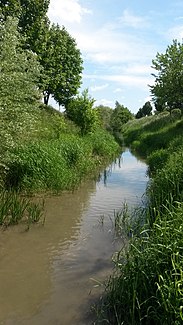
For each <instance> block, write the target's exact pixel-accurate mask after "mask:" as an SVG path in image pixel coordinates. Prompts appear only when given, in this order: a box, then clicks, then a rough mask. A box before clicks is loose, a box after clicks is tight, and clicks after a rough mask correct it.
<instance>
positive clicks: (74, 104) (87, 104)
mask: <svg viewBox="0 0 183 325" xmlns="http://www.w3.org/2000/svg"><path fill="white" fill-rule="evenodd" d="M94 102H95V100H94V99H93V98H91V97H90V96H89V93H88V89H85V90H84V91H83V92H82V94H81V95H78V96H77V97H76V98H73V99H71V100H70V101H69V102H68V105H67V107H66V115H67V117H68V118H69V119H71V120H72V121H73V122H74V123H75V124H76V125H78V126H79V127H80V128H81V133H82V134H86V133H89V132H92V131H94V130H95V128H96V127H97V125H98V123H99V119H98V114H97V111H96V110H95V109H94V108H93V104H94Z"/></svg>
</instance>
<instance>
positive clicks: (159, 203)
mask: <svg viewBox="0 0 183 325" xmlns="http://www.w3.org/2000/svg"><path fill="white" fill-rule="evenodd" d="M182 149H183V146H182V147H180V148H179V149H178V150H177V151H175V152H174V153H173V154H170V155H169V157H168V159H167V161H166V162H165V164H164V166H163V168H162V169H158V170H157V171H156V174H155V175H154V177H153V180H152V182H151V184H150V186H149V188H148V189H147V193H148V197H149V202H150V203H149V209H150V211H151V216H152V220H151V222H154V219H155V218H156V214H157V211H163V210H165V207H168V208H169V207H170V206H172V205H174V204H175V203H176V201H180V202H182V201H183V150H182Z"/></svg>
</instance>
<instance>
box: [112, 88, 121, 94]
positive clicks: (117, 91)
mask: <svg viewBox="0 0 183 325" xmlns="http://www.w3.org/2000/svg"><path fill="white" fill-rule="evenodd" d="M122 91H123V89H122V88H116V89H114V91H113V93H121V92H122Z"/></svg>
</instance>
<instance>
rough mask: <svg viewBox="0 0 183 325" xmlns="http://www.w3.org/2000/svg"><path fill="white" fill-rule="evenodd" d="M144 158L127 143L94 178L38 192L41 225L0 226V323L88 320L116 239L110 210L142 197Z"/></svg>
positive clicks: (59, 324) (83, 323) (83, 324)
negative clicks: (65, 189) (55, 192)
mask: <svg viewBox="0 0 183 325" xmlns="http://www.w3.org/2000/svg"><path fill="white" fill-rule="evenodd" d="M146 170H147V166H146V164H145V163H144V162H142V161H140V160H138V159H137V158H135V157H134V156H133V155H132V154H131V153H130V152H129V151H128V150H127V151H126V152H124V153H123V154H122V156H121V158H120V159H117V160H116V161H115V162H114V163H113V164H112V165H110V166H109V167H108V168H107V169H106V170H105V171H104V172H103V173H101V175H100V177H99V179H98V180H97V181H94V180H92V181H87V182H85V183H83V184H82V186H81V187H80V188H79V189H78V190H76V191H74V192H73V193H63V194H62V195H60V196H52V197H47V198H46V199H45V216H46V222H45V225H44V226H42V225H36V226H32V227H31V229H30V230H29V231H25V226H23V225H20V226H15V227H10V228H9V229H7V230H6V231H1V232H0V324H1V325H2V324H3V325H75V324H76V325H88V324H94V318H95V316H94V315H93V313H91V306H92V305H93V302H94V301H97V300H98V299H99V298H100V295H101V294H102V292H103V289H104V287H103V285H102V283H103V281H104V280H105V279H106V278H107V277H108V276H109V275H110V274H111V272H112V268H113V263H112V256H113V254H114V253H115V252H116V251H118V250H119V248H120V247H121V245H123V239H120V240H119V239H117V238H116V237H115V234H114V227H113V217H114V210H115V211H118V210H119V209H120V208H121V207H122V204H123V202H124V201H126V202H127V203H128V204H129V205H131V206H134V205H137V204H141V203H140V202H141V197H142V195H143V193H144V192H145V188H146V184H147V181H148V178H147V176H146Z"/></svg>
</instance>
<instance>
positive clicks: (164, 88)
mask: <svg viewBox="0 0 183 325" xmlns="http://www.w3.org/2000/svg"><path fill="white" fill-rule="evenodd" d="M152 64H153V65H152V68H154V69H155V70H156V71H157V74H153V76H154V77H155V84H154V85H153V86H150V89H151V94H152V98H153V101H154V103H155V107H156V109H157V110H158V111H162V110H164V109H166V108H168V109H169V110H172V109H174V108H180V109H182V108H183V44H181V43H179V42H178V41H177V40H174V41H173V44H172V45H170V46H168V48H167V50H166V52H165V54H160V53H157V55H156V58H155V59H154V60H153V61H152Z"/></svg>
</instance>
